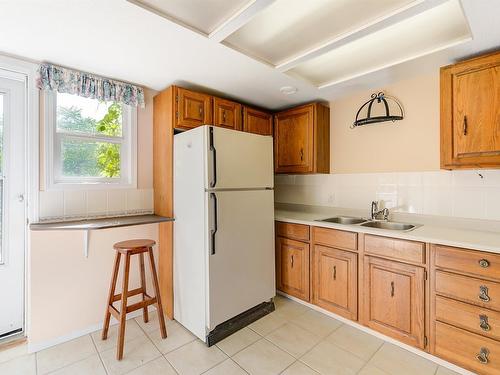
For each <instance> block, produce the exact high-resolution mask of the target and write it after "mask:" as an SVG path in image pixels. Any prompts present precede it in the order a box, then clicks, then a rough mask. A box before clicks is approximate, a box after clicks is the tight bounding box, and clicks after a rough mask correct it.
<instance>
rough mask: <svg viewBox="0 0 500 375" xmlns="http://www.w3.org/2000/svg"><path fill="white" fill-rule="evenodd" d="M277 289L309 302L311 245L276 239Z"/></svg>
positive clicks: (280, 238) (286, 239)
mask: <svg viewBox="0 0 500 375" xmlns="http://www.w3.org/2000/svg"><path fill="white" fill-rule="evenodd" d="M276 279H277V280H276V281H277V288H278V289H279V290H281V291H283V292H285V293H287V294H289V295H291V296H294V297H297V298H300V299H303V300H304V301H309V244H307V243H304V242H300V241H295V240H290V239H288V238H282V237H277V238H276Z"/></svg>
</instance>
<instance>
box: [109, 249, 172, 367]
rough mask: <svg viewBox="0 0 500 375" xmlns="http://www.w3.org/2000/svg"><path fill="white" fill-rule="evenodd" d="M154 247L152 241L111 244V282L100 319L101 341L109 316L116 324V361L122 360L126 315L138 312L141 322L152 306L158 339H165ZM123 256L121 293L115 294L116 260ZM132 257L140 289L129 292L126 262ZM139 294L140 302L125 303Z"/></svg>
mask: <svg viewBox="0 0 500 375" xmlns="http://www.w3.org/2000/svg"><path fill="white" fill-rule="evenodd" d="M155 244H156V242H155V241H153V240H148V239H136V240H128V241H122V242H117V243H115V244H114V245H113V248H114V249H115V250H116V254H115V264H114V269H113V275H112V277H111V283H110V287H109V294H108V303H107V305H106V312H105V316H104V324H103V329H102V336H101V338H102V339H103V340H106V339H107V338H108V330H109V323H110V319H111V315H113V316H114V317H115V318H116V320H118V323H119V329H118V346H117V349H116V358H117V359H118V360H121V359H122V358H123V346H124V343H125V324H126V318H127V313H130V312H133V311H136V310H139V309H142V316H143V319H144V323H147V322H148V320H149V316H148V306H149V305H155V306H156V311H157V313H158V320H159V323H160V334H161V337H162V338H166V337H167V329H166V327H165V319H164V317H163V309H162V305H161V299H160V288H159V285H158V276H157V273H156V267H155V261H154V256H153V246H154V245H155ZM144 253H147V255H148V258H149V265H150V268H151V279H152V281H153V290H154V293H155V295H154V296H153V297H151V296H149V295H148V294H147V291H146V277H145V269H144ZM122 255H123V256H124V258H125V259H124V270H123V277H122V283H123V284H122V292H121V293H118V294H115V289H116V282H117V280H118V272H119V268H120V258H121V257H122ZM134 255H138V256H139V270H140V276H141V286H140V287H139V288H136V289H132V290H129V287H128V282H129V272H130V260H131V257H132V256H134ZM137 295H142V300H141V301H140V302H136V303H133V304H131V305H129V304H128V303H127V300H128V298H129V297H133V296H137ZM114 302H120V309H118V308H116V307H115V306H113V303H114Z"/></svg>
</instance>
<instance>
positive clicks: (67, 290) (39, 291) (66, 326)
mask: <svg viewBox="0 0 500 375" xmlns="http://www.w3.org/2000/svg"><path fill="white" fill-rule="evenodd" d="M30 235H31V249H30V277H29V305H28V322H29V327H28V340H29V345H30V348H31V349H32V350H36V349H41V348H43V347H46V346H50V345H53V344H56V343H58V342H60V341H63V340H65V339H69V338H73V337H77V336H80V335H82V334H85V333H87V332H88V330H89V329H97V327H99V326H100V325H101V324H102V322H103V318H104V311H105V307H106V299H107V293H108V289H109V283H110V280H111V273H112V268H113V259H114V256H115V251H114V250H113V244H114V243H115V242H118V241H123V240H126V239H132V238H150V239H153V240H155V241H157V239H158V225H157V224H150V225H141V226H133V227H126V228H116V229H105V230H97V231H92V232H91V234H90V247H89V257H88V258H85V256H84V254H83V250H84V249H83V232H82V231H54V232H53V231H50V232H49V231H38V232H37V231H32V232H31V234H30ZM155 251H156V250H155ZM134 258H136V257H134ZM146 263H147V264H146V271H147V273H148V275H147V276H146V277H147V278H146V282H147V283H148V287H150V286H151V281H150V278H149V262H146ZM122 270H123V268H122ZM130 275H131V279H130V280H131V281H130V285H129V289H134V288H137V287H139V277H138V276H139V268H138V264H137V259H133V262H132V264H131V271H130ZM120 286H121V277H120V279H119V280H118V288H117V291H120V290H121V287H120ZM148 289H149V288H148Z"/></svg>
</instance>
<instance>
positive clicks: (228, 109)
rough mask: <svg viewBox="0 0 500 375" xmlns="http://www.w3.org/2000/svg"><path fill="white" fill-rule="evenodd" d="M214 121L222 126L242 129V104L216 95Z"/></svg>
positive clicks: (216, 124)
mask: <svg viewBox="0 0 500 375" xmlns="http://www.w3.org/2000/svg"><path fill="white" fill-rule="evenodd" d="M213 113H214V122H213V124H214V125H215V126H220V127H221V128H227V129H234V130H241V120H242V114H241V104H239V103H236V102H233V101H231V100H226V99H221V98H217V97H214V112H213Z"/></svg>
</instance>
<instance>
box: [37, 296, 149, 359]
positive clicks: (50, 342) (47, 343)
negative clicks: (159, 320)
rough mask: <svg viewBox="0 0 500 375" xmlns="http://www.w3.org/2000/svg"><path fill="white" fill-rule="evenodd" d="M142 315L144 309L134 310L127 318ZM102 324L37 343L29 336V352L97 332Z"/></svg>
mask: <svg viewBox="0 0 500 375" xmlns="http://www.w3.org/2000/svg"><path fill="white" fill-rule="evenodd" d="M148 310H149V311H151V312H156V308H155V307H153V306H149V309H148ZM141 315H142V309H141V310H137V311H133V312H131V313H128V314H127V320H128V319H133V318H137V317H138V316H141ZM115 324H118V321H117V320H116V319H115V318H114V317H113V316H112V317H111V321H110V325H111V326H113V325H115ZM102 325H103V323H102V322H101V323H98V324H94V325H92V326H89V327H86V328H84V329H81V330H78V331H74V332H71V333H69V334H67V335H64V336H59V337H56V338H54V339H51V340H46V341H41V342H37V343H31V342H30V339H29V337H28V353H35V352H39V351H40V350H43V349H47V348H50V347H52V346H55V345H59V344H62V343H64V342H67V341H71V340H74V339H76V338H78V337H82V336H85V335H88V334H89V333H92V332H95V331H97V330H100V329H102Z"/></svg>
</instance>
